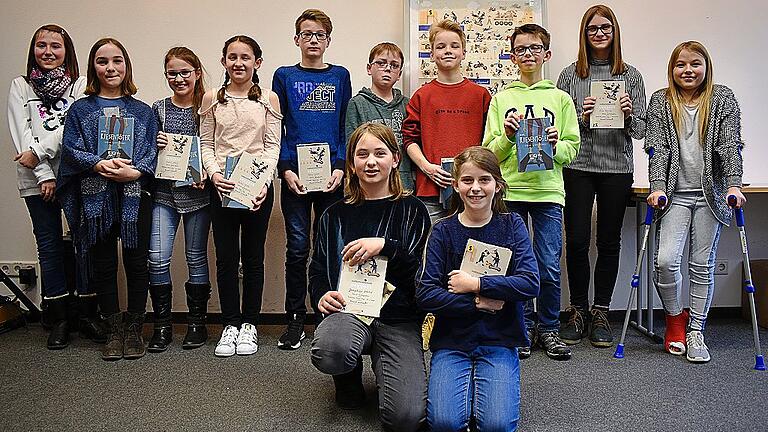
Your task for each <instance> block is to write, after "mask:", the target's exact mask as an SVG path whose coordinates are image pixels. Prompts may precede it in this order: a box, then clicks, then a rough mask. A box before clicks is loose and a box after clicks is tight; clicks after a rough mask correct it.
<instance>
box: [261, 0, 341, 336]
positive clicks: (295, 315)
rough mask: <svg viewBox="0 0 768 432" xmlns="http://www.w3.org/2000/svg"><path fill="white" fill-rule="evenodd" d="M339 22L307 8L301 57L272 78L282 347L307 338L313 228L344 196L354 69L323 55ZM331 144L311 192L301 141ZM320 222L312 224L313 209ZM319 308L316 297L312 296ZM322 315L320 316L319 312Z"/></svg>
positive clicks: (301, 21)
mask: <svg viewBox="0 0 768 432" xmlns="http://www.w3.org/2000/svg"><path fill="white" fill-rule="evenodd" d="M331 31H333V24H332V23H331V19H330V17H328V15H326V14H325V13H324V12H323V11H321V10H318V9H307V10H305V11H304V12H302V14H301V15H300V16H299V17H298V18H297V19H296V34H295V35H294V37H293V41H294V43H295V44H296V46H297V47H299V48H300V49H301V61H300V62H299V63H298V64H295V65H292V66H282V67H280V68H278V69H277V70H276V71H275V75H274V76H273V78H272V90H273V91H274V92H275V93H276V94H277V96H278V98H279V99H280V109H281V111H282V114H283V127H282V134H281V135H282V136H281V144H280V159H279V161H278V165H277V168H278V173H279V174H280V177H281V179H282V182H281V183H282V186H281V190H280V206H281V209H282V211H283V218H284V219H285V233H286V237H287V245H286V252H285V288H286V295H285V311H286V313H287V315H288V327H287V328H286V330H285V333H283V335H282V336H281V337H280V339H279V340H278V343H277V345H278V347H279V348H281V349H289V350H291V349H297V348H299V347H300V346H301V340H302V339H304V319H305V316H306V312H307V307H306V305H305V301H306V296H307V260H308V258H309V250H310V237H309V233H310V229H312V231H313V232H315V231H316V230H315V227H316V225H317V219H318V218H319V217H320V215H321V214H322V213H323V211H324V210H325V209H326V208H327V207H328V206H329V205H330V204H332V203H333V202H335V201H337V200H339V199H341V198H342V188H340V187H339V186H340V185H341V184H342V177H343V176H344V164H345V161H344V160H345V153H346V137H345V134H344V116H345V113H346V112H347V104H348V102H349V99H350V97H351V96H352V85H351V83H350V79H349V71H348V70H347V69H346V68H344V67H343V66H338V65H333V64H328V63H325V61H324V60H323V56H324V54H325V50H326V49H327V48H328V45H330V43H331ZM309 143H328V147H329V149H330V159H331V166H332V174H331V177H330V178H329V179H328V183H327V186H326V188H325V190H323V191H319V192H306V190H305V188H304V185H303V184H302V182H301V179H299V176H298V172H299V170H298V156H297V150H296V147H297V145H299V144H309ZM313 210H314V213H315V219H314V220H315V222H312V223H311V221H312V211H313ZM311 304H312V307H313V308H317V302H316V301H315V299H311ZM315 315H316V316H317V317H319V316H320V314H319V313H318V312H317V311H316V310H315Z"/></svg>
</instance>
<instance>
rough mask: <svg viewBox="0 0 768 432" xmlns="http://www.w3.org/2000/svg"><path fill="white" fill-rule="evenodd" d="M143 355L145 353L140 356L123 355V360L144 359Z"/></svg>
mask: <svg viewBox="0 0 768 432" xmlns="http://www.w3.org/2000/svg"><path fill="white" fill-rule="evenodd" d="M145 354H146V353H142V354H123V358H124V359H126V360H137V359H140V358H142V357H144V355H145Z"/></svg>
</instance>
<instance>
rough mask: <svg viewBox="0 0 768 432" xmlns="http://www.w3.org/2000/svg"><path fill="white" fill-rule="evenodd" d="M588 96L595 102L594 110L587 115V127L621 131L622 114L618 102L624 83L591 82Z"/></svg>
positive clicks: (618, 81)
mask: <svg viewBox="0 0 768 432" xmlns="http://www.w3.org/2000/svg"><path fill="white" fill-rule="evenodd" d="M590 94H591V95H592V97H594V98H595V99H597V100H596V101H595V109H594V110H593V111H592V114H590V115H589V127H590V128H592V129H623V128H624V112H623V111H622V110H621V103H620V101H619V100H620V99H621V95H623V94H624V81H621V80H595V81H592V83H591V89H590Z"/></svg>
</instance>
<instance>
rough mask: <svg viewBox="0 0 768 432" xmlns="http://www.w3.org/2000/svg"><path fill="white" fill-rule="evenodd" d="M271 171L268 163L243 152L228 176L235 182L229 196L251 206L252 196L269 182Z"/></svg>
mask: <svg viewBox="0 0 768 432" xmlns="http://www.w3.org/2000/svg"><path fill="white" fill-rule="evenodd" d="M272 172H273V170H272V166H271V164H270V163H268V162H265V161H263V160H261V159H259V158H257V157H256V156H255V155H252V154H250V153H243V154H242V155H241V156H240V159H239V160H238V161H237V164H236V166H235V168H234V170H233V171H232V174H231V176H230V178H229V179H230V180H231V181H232V182H233V183H235V188H234V189H232V192H230V193H229V198H230V199H232V200H234V201H237V202H239V203H240V204H243V205H245V206H247V207H248V208H252V207H253V202H252V201H253V198H255V197H256V195H258V194H259V193H260V192H261V190H262V189H263V188H264V186H265V185H266V184H267V182H269V180H270V174H272Z"/></svg>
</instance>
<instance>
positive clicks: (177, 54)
mask: <svg viewBox="0 0 768 432" xmlns="http://www.w3.org/2000/svg"><path fill="white" fill-rule="evenodd" d="M172 58H177V59H179V60H182V61H184V62H187V63H188V64H189V65H190V66H192V67H193V68H195V72H198V71H199V72H200V78H198V79H197V80H196V81H195V88H194V90H193V93H192V112H193V113H194V116H195V124H197V123H198V121H199V120H200V115H199V114H198V113H197V112H198V111H199V110H200V107H201V106H202V105H203V95H204V94H205V82H204V80H203V72H204V70H203V64H202V63H201V62H200V58H198V57H197V54H195V53H194V52H193V51H192V50H191V49H189V48H187V47H183V46H179V47H173V48H171V49H169V50H168V52H167V53H166V54H165V60H164V61H163V69H164V70H165V71H167V70H168V62H169V61H171V59H172Z"/></svg>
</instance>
